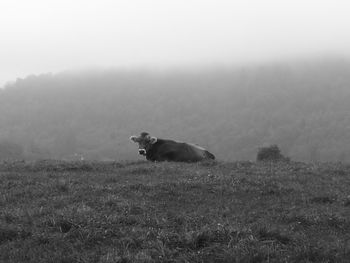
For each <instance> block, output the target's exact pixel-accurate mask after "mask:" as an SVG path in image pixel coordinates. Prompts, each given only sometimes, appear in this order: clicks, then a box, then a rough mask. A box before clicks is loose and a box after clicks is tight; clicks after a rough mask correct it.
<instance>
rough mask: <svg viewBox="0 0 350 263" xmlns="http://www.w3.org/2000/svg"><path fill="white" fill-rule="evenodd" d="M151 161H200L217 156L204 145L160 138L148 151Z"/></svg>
mask: <svg viewBox="0 0 350 263" xmlns="http://www.w3.org/2000/svg"><path fill="white" fill-rule="evenodd" d="M146 159H147V160H149V161H173V162H199V161H202V160H205V159H213V160H214V159H215V156H214V155H213V154H211V153H210V152H208V151H207V150H205V149H203V148H202V147H199V146H196V145H193V144H188V143H184V142H176V141H173V140H163V139H158V140H157V142H156V143H155V144H153V145H152V147H151V148H150V149H149V150H148V151H147V153H146Z"/></svg>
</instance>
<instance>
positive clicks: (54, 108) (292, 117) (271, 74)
mask: <svg viewBox="0 0 350 263" xmlns="http://www.w3.org/2000/svg"><path fill="white" fill-rule="evenodd" d="M349 86H350V62H348V61H344V60H336V59H334V60H331V59H329V60H324V61H322V60H319V61H312V62H310V61H309V62H304V63H302V62H295V63H284V64H283V63H281V64H274V65H272V64H271V65H266V66H255V67H253V66H252V67H242V68H221V69H207V70H204V69H202V70H198V71H194V70H193V71H189V70H188V71H185V70H183V71H168V72H165V71H164V72H160V71H159V72H156V71H153V72H152V71H142V70H140V71H137V70H134V71H122V70H100V71H98V70H93V71H85V72H65V73H60V74H43V75H39V76H28V77H27V78H24V79H18V80H17V81H15V82H14V83H11V84H8V85H7V86H6V88H5V89H4V90H1V91H0V111H1V116H0V159H27V160H33V159H43V158H54V159H66V160H74V159H78V158H79V157H80V156H81V155H82V156H84V158H85V159H89V160H129V159H134V160H136V159H137V158H139V157H138V156H137V152H136V151H135V146H134V145H133V144H131V143H130V142H129V140H128V138H129V137H130V135H133V134H136V133H139V132H141V131H147V132H149V133H151V134H152V135H154V136H158V137H160V138H162V137H163V138H173V139H176V140H180V141H188V142H192V143H196V144H199V145H202V146H204V147H207V148H209V150H210V151H211V152H213V153H214V154H215V155H216V156H217V157H218V158H219V159H220V160H254V159H255V157H256V152H257V149H258V148H259V147H260V146H263V145H266V144H277V145H279V146H280V148H281V150H282V152H283V154H284V155H286V156H290V157H291V158H292V159H293V160H299V161H309V160H312V161H343V162H349V161H350V148H349V147H348V142H349V141H350V130H349V129H350V117H349V110H350V109H349V105H350V89H349Z"/></svg>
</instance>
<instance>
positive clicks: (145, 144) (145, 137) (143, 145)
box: [130, 132, 157, 155]
mask: <svg viewBox="0 0 350 263" xmlns="http://www.w3.org/2000/svg"><path fill="white" fill-rule="evenodd" d="M130 140H131V141H133V142H136V143H138V144H139V154H141V155H146V154H147V151H149V149H151V147H152V145H153V144H155V143H156V142H157V138H156V137H151V136H150V135H149V134H148V133H147V132H142V133H141V134H140V136H135V135H134V136H131V137H130Z"/></svg>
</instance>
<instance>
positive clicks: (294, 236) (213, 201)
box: [0, 161, 350, 263]
mask: <svg viewBox="0 0 350 263" xmlns="http://www.w3.org/2000/svg"><path fill="white" fill-rule="evenodd" d="M0 171H1V172H0V192H1V195H0V207H1V210H0V223H1V224H0V261H1V262H35V263H40V262H99V263H110V262H208V263H209V262H317V263H319V262H348V259H349V258H350V243H349V240H350V235H349V233H350V215H349V206H350V199H349V186H350V177H349V174H350V167H349V166H346V165H341V164H335V163H333V164H332V163H324V164H311V163H310V164H307V163H295V162H289V163H270V162H269V163H253V162H231V163H226V162H219V163H217V162H204V163H198V164H183V163H166V162H165V163H148V162H86V161H84V162H62V161H38V162H17V163H13V162H6V163H1V164H0Z"/></svg>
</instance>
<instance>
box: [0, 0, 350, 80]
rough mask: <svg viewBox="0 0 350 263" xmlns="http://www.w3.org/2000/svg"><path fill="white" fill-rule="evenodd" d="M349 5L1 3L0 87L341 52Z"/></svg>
mask: <svg viewBox="0 0 350 263" xmlns="http://www.w3.org/2000/svg"><path fill="white" fill-rule="evenodd" d="M348 10H350V4H349V3H348V1H345V0H344V1H341V0H339V1H331V0H318V1H316V0H307V1H305V0H304V1H301V0H294V1H283V0H265V1H260V0H244V1H243V0H242V1H222V0H207V1H203V0H202V1H199V0H198V1H197V0H177V1H167V0H149V1H143V0H125V1H124V0H118V1H114V0H113V1H112V0H98V1H97V0H96V1H94V0H84V1H82V0H76V1H69V0H60V1H52V0H32V1H25V0H17V1H13V0H3V1H1V2H0V34H1V43H0V70H1V74H0V86H3V85H4V84H5V83H6V82H9V81H15V80H16V79H17V78H23V77H26V76H28V75H30V74H41V73H46V72H53V73H56V72H61V71H65V70H72V69H73V70H78V69H86V68H104V69H106V68H121V69H135V68H138V69H139V68H147V69H158V70H159V69H165V68H174V67H175V68H192V69H193V68H200V67H211V66H232V65H243V64H254V63H255V64H256V63H268V62H271V61H280V60H288V59H295V58H310V57H313V56H324V55H326V56H328V55H337V56H340V57H344V56H348V55H349V54H350V48H349V47H350V16H349V15H348Z"/></svg>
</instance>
